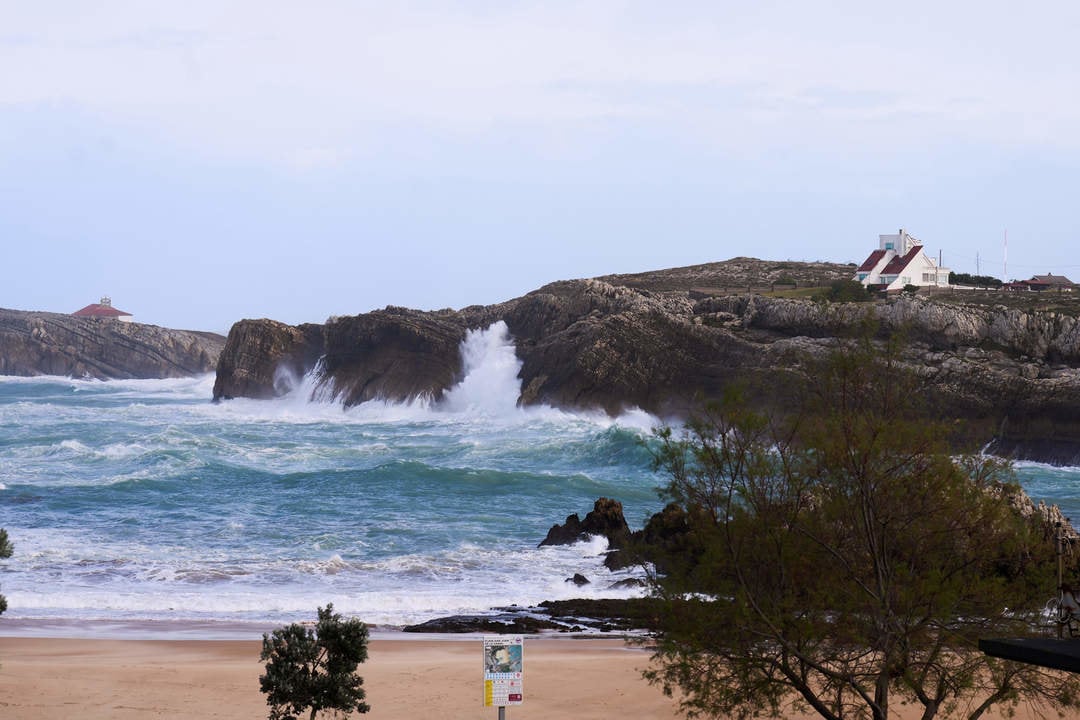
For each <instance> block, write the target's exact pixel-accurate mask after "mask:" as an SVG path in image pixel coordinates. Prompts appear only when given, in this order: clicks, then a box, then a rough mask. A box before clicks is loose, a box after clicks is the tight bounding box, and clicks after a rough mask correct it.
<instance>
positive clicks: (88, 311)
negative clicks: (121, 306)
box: [71, 303, 131, 318]
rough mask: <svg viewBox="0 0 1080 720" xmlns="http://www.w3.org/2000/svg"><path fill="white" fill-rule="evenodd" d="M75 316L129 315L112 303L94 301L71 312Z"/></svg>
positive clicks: (112, 316)
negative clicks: (103, 303)
mask: <svg viewBox="0 0 1080 720" xmlns="http://www.w3.org/2000/svg"><path fill="white" fill-rule="evenodd" d="M71 314H72V315H74V316H75V317H111V318H115V317H125V316H128V315H131V313H129V312H124V311H123V310H117V309H116V308H114V307H113V306H112V305H101V304H100V303H94V304H93V305H87V306H86V307H84V308H83V309H82V310H76V311H75V312H73V313H71Z"/></svg>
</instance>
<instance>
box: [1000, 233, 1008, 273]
mask: <svg viewBox="0 0 1080 720" xmlns="http://www.w3.org/2000/svg"><path fill="white" fill-rule="evenodd" d="M1003 257H1004V259H1003V260H1002V261H1001V272H1002V274H1003V275H1004V277H1002V278H1001V281H1002V282H1009V228H1005V254H1004V255H1003Z"/></svg>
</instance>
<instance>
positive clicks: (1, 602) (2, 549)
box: [0, 528, 15, 614]
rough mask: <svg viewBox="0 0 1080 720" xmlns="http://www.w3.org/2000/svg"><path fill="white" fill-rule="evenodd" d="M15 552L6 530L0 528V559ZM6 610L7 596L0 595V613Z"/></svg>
mask: <svg viewBox="0 0 1080 720" xmlns="http://www.w3.org/2000/svg"><path fill="white" fill-rule="evenodd" d="M13 552H15V546H14V545H12V544H11V541H10V540H8V534H7V530H5V529H4V528H0V560H4V559H7V558H9V557H11V554H12V553H13ZM5 610H7V598H6V597H4V596H3V595H0V614H2V613H3V612H4V611H5Z"/></svg>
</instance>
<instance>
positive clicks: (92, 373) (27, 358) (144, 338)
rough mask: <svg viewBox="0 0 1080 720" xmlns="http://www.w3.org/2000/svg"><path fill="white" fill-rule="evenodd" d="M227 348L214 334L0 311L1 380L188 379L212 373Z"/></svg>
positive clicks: (90, 319)
mask: <svg viewBox="0 0 1080 720" xmlns="http://www.w3.org/2000/svg"><path fill="white" fill-rule="evenodd" d="M224 344H225V338H223V337H222V336H221V335H217V334H215V333H207V332H194V331H189V330H170V329H167V328H162V327H158V326H156V325H143V324H140V323H126V322H119V321H117V320H113V319H99V318H81V317H73V316H71V315H63V314H60V313H46V312H25V311H20V310H4V309H0V375H21V376H33V375H65V376H71V377H78V378H95V379H99V380H107V379H123V378H170V377H186V376H190V375H199V374H203V373H208V372H212V371H214V369H215V368H216V366H217V361H218V356H219V355H220V354H221V350H222V348H223V347H224Z"/></svg>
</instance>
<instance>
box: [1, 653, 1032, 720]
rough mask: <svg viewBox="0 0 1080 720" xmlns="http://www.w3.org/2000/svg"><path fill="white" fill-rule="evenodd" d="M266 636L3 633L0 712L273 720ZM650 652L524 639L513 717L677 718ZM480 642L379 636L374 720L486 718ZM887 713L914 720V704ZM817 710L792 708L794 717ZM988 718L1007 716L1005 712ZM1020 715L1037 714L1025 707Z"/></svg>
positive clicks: (21, 718) (85, 719)
mask: <svg viewBox="0 0 1080 720" xmlns="http://www.w3.org/2000/svg"><path fill="white" fill-rule="evenodd" d="M260 647H261V642H260V641H259V640H135V639H57V638H25V637H0V717H2V718H4V719H5V720H39V719H40V720H45V719H48V720H55V719H56V718H79V719H80V720H104V719H105V718H109V719H114V718H115V719H120V720H123V719H125V718H130V719H134V718H176V719H177V720H179V719H180V718H183V719H185V720H186V719H187V718H223V719H226V720H240V719H241V718H244V719H245V720H251V719H255V718H265V717H266V716H267V707H266V704H265V699H264V697H263V695H262V694H261V693H260V692H259V682H258V678H259V675H260V673H261V672H262V664H261V663H260V662H259V650H260ZM648 662H649V654H648V653H647V652H646V651H644V650H641V649H638V648H633V647H629V646H627V645H626V644H625V643H624V642H623V641H621V640H618V639H610V638H597V639H577V638H552V639H548V638H543V639H537V638H526V640H525V687H524V690H525V702H524V704H522V705H519V706H515V707H511V708H508V709H507V712H506V717H507V718H508V720H529V719H530V718H532V719H534V720H540V719H541V718H544V719H548V720H550V719H551V718H574V719H575V720H609V719H610V718H619V720H632V719H636V718H643V719H644V718H649V719H668V718H676V717H679V716H678V715H677V714H676V712H675V710H676V703H675V701H673V700H672V699H670V698H666V697H664V695H663V694H662V693H661V692H660V691H659V690H658V689H657V688H655V687H653V686H650V685H649V684H647V683H646V682H645V681H644V680H642V679H641V670H642V669H643V668H644V667H646V665H647V664H648ZM481 663H482V654H481V640H480V639H479V638H477V637H470V638H468V639H462V638H461V637H442V636H423V637H421V638H419V639H418V638H416V637H415V636H407V635H398V636H392V638H391V639H385V638H376V639H374V640H372V641H371V645H370V657H369V658H368V661H367V663H365V664H364V665H363V666H362V667H361V674H362V675H363V677H364V684H365V687H366V688H367V693H368V696H367V700H368V703H369V704H370V705H371V711H370V712H369V713H368V714H367V715H363V716H359V715H353V716H352V717H366V718H372V720H396V719H398V718H400V719H401V720H405V719H408V720H417V719H420V718H430V717H439V718H441V719H443V720H456V719H458V718H490V719H491V720H497V718H498V710H497V708H491V707H484V706H483V702H482V665H481ZM892 710H893V712H892V713H891V716H894V717H897V718H899V720H914V719H915V718H918V717H919V715H920V713H919V712H918V709H917V708H915V707H913V706H907V707H903V706H897V707H895V708H893V709H892ZM816 717H817V716H816V715H809V714H800V713H791V714H790V715H788V718H789V720H809V718H816ZM986 717H987V718H1001V717H1002V715H1001V714H1000V708H999V709H998V711H996V712H991V713H989V714H988V715H987V716H986ZM1015 717H1016V718H1020V719H1021V720H1025V719H1026V718H1034V717H1037V714H1035V713H1034V712H1032V711H1031V709H1030V708H1028V707H1024V706H1021V707H1020V708H1018V709H1017V714H1016V716H1015Z"/></svg>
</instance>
